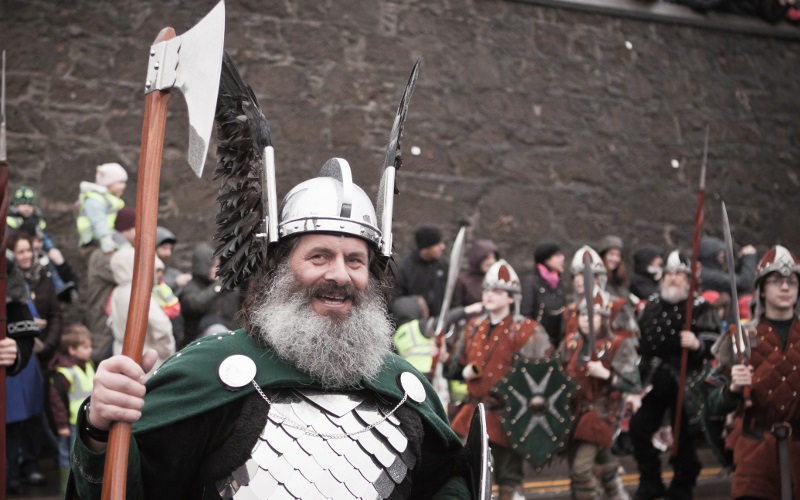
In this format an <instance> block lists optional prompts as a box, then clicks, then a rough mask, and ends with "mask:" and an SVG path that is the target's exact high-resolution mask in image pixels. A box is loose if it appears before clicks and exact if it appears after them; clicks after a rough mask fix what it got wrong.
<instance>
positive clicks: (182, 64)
mask: <svg viewBox="0 0 800 500" xmlns="http://www.w3.org/2000/svg"><path fill="white" fill-rule="evenodd" d="M224 39H225V2H224V1H221V2H219V3H218V4H217V5H216V7H214V8H213V9H212V10H211V12H209V13H208V14H207V15H206V16H205V17H204V18H203V19H201V20H200V22H199V23H197V24H196V25H195V26H194V27H193V28H192V29H190V30H189V31H187V32H186V33H184V34H183V35H181V36H178V37H174V38H170V39H169V40H165V41H162V42H159V43H156V44H155V45H153V46H152V47H150V64H149V65H148V70H147V81H146V82H145V94H148V93H150V92H154V91H156V90H161V91H167V90H169V89H173V88H176V89H178V90H180V91H181V93H182V94H183V96H184V98H185V99H186V107H187V109H188V110H189V165H190V166H191V167H192V170H194V172H195V174H197V176H198V177H200V176H201V175H202V174H203V165H204V164H205V161H206V153H207V152H208V141H209V137H210V136H211V128H212V126H213V125H214V110H215V109H216V105H217V91H218V90H219V75H220V69H221V67H222V51H223V48H224Z"/></svg>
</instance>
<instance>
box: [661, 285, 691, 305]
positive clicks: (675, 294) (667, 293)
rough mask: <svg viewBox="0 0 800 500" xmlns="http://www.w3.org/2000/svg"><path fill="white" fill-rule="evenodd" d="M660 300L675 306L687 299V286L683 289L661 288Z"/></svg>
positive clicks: (675, 287)
mask: <svg viewBox="0 0 800 500" xmlns="http://www.w3.org/2000/svg"><path fill="white" fill-rule="evenodd" d="M661 298H662V299H663V300H664V302H669V303H670V304H677V303H678V302H682V301H684V300H686V299H688V298H689V285H686V286H684V287H678V286H667V287H662V288H661Z"/></svg>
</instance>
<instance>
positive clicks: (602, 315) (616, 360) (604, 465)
mask: <svg viewBox="0 0 800 500" xmlns="http://www.w3.org/2000/svg"><path fill="white" fill-rule="evenodd" d="M609 299H610V297H609V295H608V294H607V293H605V292H603V291H602V290H600V289H599V288H595V289H594V306H593V308H592V309H593V314H592V321H593V322H594V328H593V330H594V331H595V332H596V337H595V343H594V344H595V345H594V346H590V345H589V341H588V340H587V339H588V337H587V335H588V332H589V314H588V310H587V309H588V308H587V307H586V300H583V301H581V302H580V303H579V305H578V308H577V309H578V322H577V323H578V330H577V331H576V332H575V333H574V334H572V335H571V336H570V337H567V338H565V339H564V342H563V343H562V344H561V347H560V348H559V350H560V352H561V357H562V359H563V360H564V362H565V363H566V369H567V372H568V373H569V374H570V376H571V377H572V378H573V379H574V380H575V381H577V382H578V383H579V384H580V387H581V388H580V390H579V391H578V392H577V393H576V394H575V396H574V408H576V409H577V418H578V423H577V425H576V427H575V432H574V433H573V435H572V442H571V443H570V445H569V447H568V449H567V460H568V461H569V467H570V487H571V488H572V498H575V499H577V500H584V499H585V500H592V499H594V498H598V496H597V495H598V491H597V489H596V487H595V474H594V470H595V466H596V467H597V469H598V470H599V472H600V481H601V483H602V489H603V493H604V496H603V498H607V499H612V500H621V499H627V498H628V495H627V493H625V490H624V489H623V487H622V481H621V480H620V477H619V461H618V460H617V459H616V457H614V456H613V455H612V454H611V444H612V442H613V440H614V437H615V436H616V435H617V433H618V432H619V429H620V421H621V419H622V416H623V413H624V411H625V403H626V399H627V398H626V395H627V394H630V393H638V392H640V391H641V380H640V377H639V369H638V359H639V356H638V354H637V345H638V341H637V339H636V337H630V336H623V335H615V334H614V333H613V332H612V331H611V329H610V328H609V325H608V320H609V314H610V311H611V304H610V303H609Z"/></svg>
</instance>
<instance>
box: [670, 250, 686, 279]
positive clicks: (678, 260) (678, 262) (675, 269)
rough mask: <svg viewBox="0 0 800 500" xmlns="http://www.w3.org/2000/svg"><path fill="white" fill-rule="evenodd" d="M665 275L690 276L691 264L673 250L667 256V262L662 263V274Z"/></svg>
mask: <svg viewBox="0 0 800 500" xmlns="http://www.w3.org/2000/svg"><path fill="white" fill-rule="evenodd" d="M667 273H686V274H689V275H691V274H692V265H691V262H690V261H689V259H688V258H686V256H685V255H683V254H682V253H680V252H679V251H678V250H673V251H672V252H670V254H669V255H668V256H667V261H666V262H665V263H664V274H667Z"/></svg>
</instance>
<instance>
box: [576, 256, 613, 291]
mask: <svg viewBox="0 0 800 500" xmlns="http://www.w3.org/2000/svg"><path fill="white" fill-rule="evenodd" d="M587 254H588V255H589V259H590V261H591V264H590V265H589V267H590V269H591V270H592V274H593V275H594V276H595V279H596V281H597V284H598V285H600V288H602V289H603V290H605V288H606V284H607V283H608V274H607V273H606V265H605V264H604V263H603V259H602V257H600V254H598V253H597V252H595V250H594V249H593V248H592V247H590V246H589V245H583V246H582V247H580V248H579V249H578V251H577V252H575V255H573V256H572V263H571V264H570V270H571V271H572V275H573V276H577V275H579V274H583V268H584V264H583V259H584V256H586V255H587ZM584 286H586V285H585V284H584Z"/></svg>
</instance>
